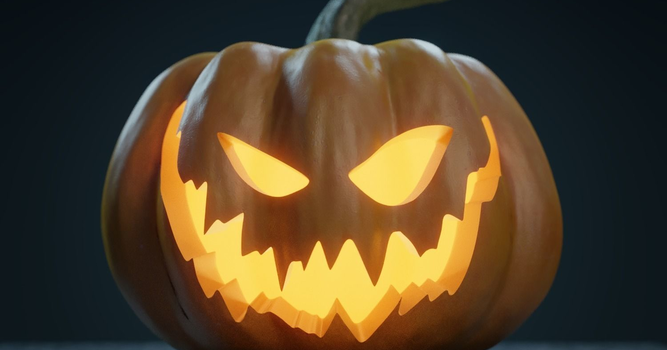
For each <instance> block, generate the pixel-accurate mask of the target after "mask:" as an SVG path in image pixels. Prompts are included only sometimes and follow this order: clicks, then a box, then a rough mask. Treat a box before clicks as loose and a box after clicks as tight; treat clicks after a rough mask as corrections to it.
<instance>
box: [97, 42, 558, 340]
mask: <svg viewBox="0 0 667 350" xmlns="http://www.w3.org/2000/svg"><path fill="white" fill-rule="evenodd" d="M186 99H187V101H188V104H187V107H186V109H185V112H184V115H183V119H182V121H181V126H180V130H181V133H182V134H181V150H180V152H179V154H178V157H179V158H178V169H179V173H180V175H181V177H182V179H183V181H188V180H192V181H194V183H195V185H196V186H199V185H201V184H202V183H204V182H207V183H208V184H209V185H208V186H209V196H208V198H207V203H206V219H205V226H209V225H211V224H212V223H213V221H215V220H216V219H219V220H222V221H228V220H229V219H231V218H232V217H234V216H236V215H238V214H239V213H244V215H245V220H244V226H243V252H244V253H248V252H251V251H255V250H257V251H264V250H266V249H267V248H268V247H273V248H274V249H275V253H276V265H277V267H278V270H279V274H278V275H279V276H280V278H281V282H282V281H283V278H284V276H285V270H286V268H287V265H288V264H289V262H290V261H296V260H300V261H308V256H309V255H310V253H311V251H312V249H313V246H314V245H315V242H317V241H320V242H322V246H323V248H324V250H325V254H326V255H327V257H328V258H329V260H330V261H332V260H334V259H335V257H336V255H337V253H338V251H339V250H340V247H341V245H342V244H343V242H344V241H345V240H346V239H353V240H354V242H355V243H356V244H357V247H358V248H359V251H360V254H361V257H362V259H363V260H364V263H365V265H366V268H367V270H368V272H369V274H370V276H371V278H372V279H373V280H374V281H375V280H377V277H378V275H379V273H380V269H381V268H382V262H383V257H384V253H385V252H384V249H385V248H386V247H387V239H388V238H389V233H391V232H393V231H396V230H400V231H401V232H403V233H404V234H405V235H406V236H407V237H409V238H410V240H411V241H412V242H413V243H414V245H415V248H416V249H417V250H418V251H419V252H420V253H423V252H424V251H425V250H426V249H429V248H431V247H433V246H435V245H436V243H437V236H438V234H437V231H438V230H439V227H440V226H439V225H440V224H441V220H442V217H443V215H445V214H452V215H454V216H456V217H461V216H462V211H463V203H464V195H465V184H466V177H467V175H468V174H470V173H471V172H474V171H475V170H477V169H478V168H480V167H483V166H484V164H485V162H486V160H487V158H488V154H489V142H488V139H487V137H486V134H485V132H484V128H483V126H482V122H481V116H483V115H487V116H488V117H489V119H490V121H491V123H492V125H493V130H494V132H495V135H496V138H497V143H498V148H499V150H500V161H501V167H502V176H501V178H500V181H499V186H498V190H497V192H496V194H495V197H494V199H493V201H491V202H489V203H485V204H484V205H483V207H482V213H481V220H480V227H479V231H478V238H477V242H476V246H475V251H474V255H473V258H472V262H471V265H470V267H469V270H468V272H467V274H466V277H465V279H464V280H463V283H462V285H461V287H460V288H459V290H458V291H457V292H456V293H455V294H454V295H451V296H449V295H445V294H443V295H442V296H440V297H438V298H437V299H435V300H434V301H432V302H431V301H428V300H422V301H421V302H420V303H419V304H417V305H416V306H415V307H414V308H413V309H412V310H411V311H410V312H408V313H407V314H405V315H403V316H399V315H398V314H397V312H393V313H392V314H391V315H390V316H389V317H388V318H387V319H386V320H385V321H384V323H383V324H382V325H381V326H380V327H379V328H378V330H377V331H376V332H375V334H373V336H372V337H370V339H368V340H367V341H365V342H363V343H360V342H358V341H357V340H356V339H355V338H354V337H353V336H352V334H351V333H350V332H349V330H348V329H347V328H346V327H345V325H344V324H343V323H342V322H341V321H340V319H334V321H333V323H332V324H331V326H330V328H329V330H328V331H327V332H326V334H325V335H324V336H323V337H322V338H319V337H317V336H315V335H310V334H306V333H304V332H302V331H300V330H297V329H293V328H291V327H289V326H288V325H287V324H285V323H284V322H283V321H282V320H280V319H279V318H277V317H276V316H274V315H272V314H270V313H267V314H258V313H256V312H255V311H254V310H252V308H250V309H249V310H248V314H247V315H246V317H245V319H244V320H243V321H242V322H240V323H237V322H235V321H234V319H232V317H231V316H230V314H229V312H228V311H227V309H226V306H225V304H224V302H223V300H222V298H220V296H219V295H216V296H214V297H213V298H210V299H209V298H207V297H206V296H205V295H204V293H203V292H202V289H201V287H200V285H199V283H198V281H197V277H196V275H195V271H194V267H193V264H192V262H191V261H185V260H184V259H183V256H182V255H181V253H180V251H179V249H178V247H177V245H176V243H175V241H174V236H173V233H172V232H171V227H170V225H169V221H168V219H167V216H166V213H165V210H164V204H163V203H162V198H161V196H160V191H159V172H160V157H161V146H162V140H163V137H164V134H165V131H166V128H167V123H168V122H169V119H170V117H171V115H172V113H173V111H174V110H176V108H177V107H178V106H179V105H180V104H181V103H182V102H183V101H185V100H186ZM429 124H441V125H447V126H450V127H452V128H453V129H454V133H453V136H452V139H451V142H450V144H449V146H448V148H447V152H446V154H445V156H444V157H443V159H442V162H441V164H440V166H439V168H438V170H437V171H436V174H435V176H434V178H433V180H432V181H431V183H430V184H429V185H428V187H427V188H426V189H425V191H424V192H423V193H422V194H421V195H420V196H419V197H417V198H416V199H415V200H414V201H412V202H410V203H408V204H405V205H401V206H395V207H388V206H382V205H380V204H378V203H377V202H375V201H373V200H372V199H370V198H369V197H368V196H366V195H365V194H364V193H362V192H361V191H359V189H358V188H356V187H354V185H353V184H352V183H351V182H350V181H349V179H348V178H347V177H345V176H340V174H347V172H349V171H350V170H351V169H352V168H354V167H355V166H357V165H358V164H359V163H360V162H362V161H363V160H365V159H366V158H368V157H369V156H370V155H371V154H372V153H373V152H374V151H375V150H377V149H378V148H379V147H380V146H381V145H382V144H384V143H385V142H386V141H388V140H389V139H391V138H392V137H394V136H396V135H398V134H400V133H401V132H404V131H407V130H410V129H413V128H416V127H420V126H424V125H429ZM220 131H224V132H226V133H229V134H231V135H234V136H236V137H238V138H240V139H242V140H243V141H245V142H247V143H249V144H250V145H252V146H254V147H256V148H258V149H261V150H270V154H271V155H274V156H276V158H278V159H280V160H282V161H284V162H285V163H287V164H289V165H291V166H293V167H294V168H295V169H297V170H298V171H300V172H301V173H303V174H306V176H308V177H309V179H310V180H311V182H310V184H309V185H308V186H307V187H306V188H304V189H303V190H301V191H299V192H296V193H294V194H292V195H290V196H287V197H284V198H272V197H266V196H264V195H262V194H260V193H258V192H256V191H255V190H253V189H251V188H250V187H248V186H247V185H246V184H244V183H243V182H242V180H241V179H240V178H239V177H238V175H237V174H236V173H235V172H234V170H233V169H232V167H231V165H230V164H229V162H227V161H226V160H225V158H226V157H225V154H224V152H223V150H222V148H221V147H220V144H219V142H218V140H217V133H218V132H220ZM102 218H103V224H102V226H103V235H104V242H105V248H106V252H107V257H108V260H109V265H110V267H111V270H112V273H113V275H114V278H115V279H116V281H117V283H118V285H119V287H120V289H121V291H122V292H123V294H124V295H125V297H126V299H127V300H128V302H129V303H130V305H131V306H132V307H133V309H134V311H135V312H136V313H137V314H138V315H139V317H140V318H141V319H142V321H143V322H144V323H146V324H147V325H148V326H149V327H150V328H151V329H152V330H153V332H155V333H156V334H157V335H158V336H160V337H161V338H163V339H165V340H166V341H167V342H169V343H170V344H171V345H172V346H174V347H176V348H183V349H186V348H197V349H198V348H205V349H209V348H210V349H215V348H225V347H226V348H313V349H335V348H346V349H348V348H349V349H376V348H435V347H439V348H442V347H448V348H456V349H477V348H480V349H481V348H487V347H490V346H492V345H493V344H495V343H497V342H498V341H500V340H501V339H502V338H504V337H505V336H506V335H508V334H509V333H511V332H512V331H513V330H514V329H515V328H516V327H518V326H519V325H520V323H521V322H523V320H525V319H526V318H527V317H528V315H529V314H530V313H531V312H532V311H533V310H534V309H535V308H536V307H537V305H538V304H539V303H540V302H541V300H542V299H543V298H544V296H545V295H546V293H547V291H548V289H549V287H550V285H551V283H552V281H553V278H554V275H555V273H556V269H557V265H558V260H559V257H560V252H561V244H562V219H561V213H560V204H559V201H558V195H557V192H556V187H555V184H554V181H553V177H552V175H551V171H550V168H549V164H548V162H547V159H546V156H545V155H544V151H543V150H542V147H541V145H540V142H539V140H538V138H537V136H536V134H535V132H534V130H533V129H532V127H531V125H530V122H529V121H528V119H527V117H526V115H525V114H524V112H523V111H522V109H521V107H520V106H519V105H518V103H517V102H516V101H515V99H514V98H513V97H512V95H511V94H510V92H509V91H508V90H507V89H506V88H505V86H504V85H503V84H502V82H501V81H500V80H499V79H498V78H497V77H496V76H495V75H494V74H493V73H492V72H491V71H490V70H488V69H487V68H486V67H484V66H483V65H482V64H480V63H479V62H477V61H475V60H474V59H472V58H469V57H465V56H461V55H453V54H452V55H447V54H445V53H443V52H442V51H441V50H440V49H438V48H437V47H435V46H433V45H431V44H429V43H426V42H423V41H418V40H396V41H391V42H387V43H382V44H379V45H375V46H365V45H360V44H358V43H356V42H353V41H348V40H340V39H332V40H324V41H319V42H316V43H313V44H310V45H307V46H305V47H303V48H300V49H296V50H287V49H282V48H277V47H273V46H269V45H264V44H258V43H240V44H236V45H233V46H230V47H228V48H226V49H225V50H223V51H222V52H220V53H219V54H212V53H207V54H200V55H196V56H193V57H191V58H188V59H186V60H183V61H181V62H179V63H177V64H176V65H174V66H173V67H171V68H170V69H168V70H167V71H165V72H164V73H163V74H161V75H160V76H159V77H158V78H157V79H156V80H155V81H154V82H153V83H152V84H151V85H150V86H149V88H148V89H147V91H146V93H144V95H143V96H142V98H141V99H140V101H139V103H138V104H137V106H136V107H135V109H134V111H133V112H132V115H131V116H130V119H129V120H128V122H127V124H126V126H125V128H124V130H123V132H122V134H121V136H120V138H119V141H118V144H117V146H116V149H115V151H114V155H113V157H112V161H111V164H110V167H109V172H108V174H107V181H106V184H105V190H104V198H103V210H102Z"/></svg>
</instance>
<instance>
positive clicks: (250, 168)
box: [218, 132, 309, 197]
mask: <svg viewBox="0 0 667 350" xmlns="http://www.w3.org/2000/svg"><path fill="white" fill-rule="evenodd" d="M218 140H219V141H220V145H222V149H223V150H224V151H225V154H227V157H228V158H229V161H230V162H231V163H232V167H234V170H235V171H236V173H237V174H239V176H240V177H241V179H243V181H245V183H247V184H248V186H250V187H252V188H254V189H255V190H257V191H258V192H260V193H263V194H265V195H267V196H271V197H285V196H287V195H290V194H292V193H294V192H297V191H299V190H301V189H303V188H304V187H306V186H307V185H308V182H309V180H308V178H307V177H305V176H304V175H303V174H301V173H300V172H298V171H297V170H295V169H294V168H292V167H290V166H289V165H287V164H285V163H283V162H281V161H280V160H278V159H276V158H274V157H272V156H270V155H268V154H266V153H264V152H262V151H260V150H258V149H257V148H255V147H252V146H250V145H249V144H247V143H245V142H243V141H241V140H239V139H237V138H235V137H234V136H231V135H229V134H225V133H222V132H221V133H218Z"/></svg>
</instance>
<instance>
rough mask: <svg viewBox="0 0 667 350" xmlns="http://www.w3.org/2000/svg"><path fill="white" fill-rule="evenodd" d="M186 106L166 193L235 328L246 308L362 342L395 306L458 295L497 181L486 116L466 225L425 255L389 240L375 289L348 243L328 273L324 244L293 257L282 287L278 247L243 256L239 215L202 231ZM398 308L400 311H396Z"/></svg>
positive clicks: (450, 220) (174, 134)
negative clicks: (185, 133) (185, 137)
mask: <svg viewBox="0 0 667 350" xmlns="http://www.w3.org/2000/svg"><path fill="white" fill-rule="evenodd" d="M184 108H185V103H183V104H182V105H181V106H180V107H179V108H178V109H177V110H176V111H175V112H174V114H173V115H172V117H171V120H170V122H169V126H168V128H167V132H166V134H165V137H164V142H163V147H162V166H161V172H160V177H161V183H160V188H161V194H162V200H163V203H164V206H165V209H166V212H167V217H168V218H169V223H170V226H171V229H172V232H173V235H174V238H175V240H176V244H177V246H178V248H179V250H180V252H181V254H182V255H183V258H184V259H185V260H187V261H189V260H193V261H194V266H195V273H196V274H197V279H198V281H199V284H200V286H201V287H202V290H203V291H204V293H205V294H206V296H207V297H209V298H210V297H213V295H214V294H215V292H216V291H218V292H219V293H220V295H221V296H222V298H223V299H224V301H225V304H226V306H227V309H228V310H229V312H230V313H231V315H232V317H233V318H234V320H236V322H241V321H242V320H243V318H244V317H245V315H246V312H247V309H248V307H249V306H250V307H252V308H253V309H254V310H256V311H257V312H258V313H266V312H271V313H273V314H275V315H276V316H278V317H279V318H280V319H282V320H283V321H285V322H286V323H287V324H288V325H290V326H291V327H293V328H299V329H302V330H303V331H305V332H307V333H311V334H316V335H318V336H320V337H322V336H324V334H325V333H326V331H327V329H328V328H329V326H330V324H331V322H332V320H333V318H334V316H335V315H338V316H339V317H340V318H341V319H342V320H343V322H344V323H345V325H346V326H347V327H348V329H349V330H350V331H351V332H352V334H353V335H354V337H355V338H356V339H357V340H358V341H359V342H364V341H366V340H367V339H368V338H369V337H370V336H371V335H372V334H373V333H374V332H375V331H376V330H377V328H378V327H379V326H380V325H381V324H382V323H383V322H384V320H386V319H387V317H389V315H390V314H391V312H392V311H393V310H394V309H395V308H396V306H397V305H398V313H399V315H404V314H405V313H407V312H408V311H410V309H412V308H413V307H414V306H415V305H416V304H417V303H418V302H419V301H421V300H422V299H423V298H424V297H426V296H428V298H429V300H430V301H433V300H435V299H436V298H437V297H439V296H440V295H441V294H442V293H443V292H445V291H448V293H449V294H450V295H452V294H454V293H455V292H456V291H457V290H458V288H459V286H460V285H461V283H462V281H463V278H464V277H465V275H466V273H467V271H468V267H469V266H470V261H471V260H472V255H473V251H474V248H475V242H476V240H477V231H478V227H479V222H480V214H481V210H482V203H484V202H489V201H491V200H492V199H493V197H494V196H495V193H496V189H497V187H498V179H499V177H500V175H501V174H500V159H499V153H498V148H497V145H496V139H495V135H494V133H493V130H492V128H491V124H490V122H489V120H488V118H487V117H483V118H482V121H483V124H484V127H485V130H486V133H487V136H488V139H489V143H490V152H489V158H488V161H487V164H486V166H485V167H483V168H480V169H479V170H478V171H476V172H473V173H470V174H469V175H468V180H467V185H466V196H465V205H464V214H463V219H462V220H459V219H457V218H456V217H454V216H452V215H449V214H447V215H445V216H444V218H443V221H442V228H441V232H440V237H439V240H438V244H437V247H435V248H432V249H429V250H427V251H426V252H424V254H423V255H421V256H420V255H419V253H418V252H417V250H416V249H415V247H414V246H413V244H412V242H411V241H410V240H409V239H408V238H407V237H406V236H405V235H404V234H403V233H401V232H399V231H397V232H393V233H392V234H391V235H390V238H389V242H388V244H387V250H386V254H385V259H384V264H383V267H382V271H381V273H380V277H379V279H378V282H377V283H376V284H373V283H372V281H371V279H370V277H369V274H368V271H367V270H366V267H365V265H364V263H363V261H362V259H361V256H360V254H359V251H358V249H357V246H356V245H355V243H354V242H353V241H352V240H347V241H346V242H345V243H344V244H343V246H342V248H341V250H340V252H339V254H338V257H337V258H336V261H335V262H334V264H333V265H332V267H331V268H329V265H328V263H327V261H326V258H325V255H324V250H323V248H322V245H321V243H320V242H317V243H316V244H315V247H314V248H313V251H312V253H311V255H310V258H309V260H308V262H307V263H306V265H305V268H304V265H303V263H302V262H301V261H292V262H291V263H290V265H289V267H288V269H287V274H286V276H285V282H284V285H283V286H280V283H279V280H278V272H277V268H276V263H275V258H274V255H273V248H269V249H267V250H266V251H264V252H263V253H259V252H257V251H254V252H251V253H250V254H247V255H242V253H241V242H242V235H243V232H242V227H243V214H242V213H241V214H239V215H238V216H237V217H235V218H233V219H232V220H230V221H228V222H227V223H222V222H221V221H219V220H218V221H215V222H214V223H213V225H211V227H210V228H209V229H208V230H207V231H206V232H204V215H205V210H206V195H207V184H206V183H205V182H204V183H203V184H202V185H201V186H200V187H199V188H195V186H194V183H193V182H192V181H188V182H186V183H183V181H182V179H181V177H180V175H179V173H178V166H177V159H178V151H179V144H180V133H178V126H179V124H180V120H181V117H182V114H183V110H184ZM399 303H400V305H399Z"/></svg>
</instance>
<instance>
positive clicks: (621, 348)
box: [0, 342, 667, 350]
mask: <svg viewBox="0 0 667 350" xmlns="http://www.w3.org/2000/svg"><path fill="white" fill-rule="evenodd" d="M171 349H172V348H171V347H170V346H169V345H167V344H164V343H6V344H2V343H0V350H171ZM566 349H567V350H667V345H664V344H658V343H555V344H553V343H512V342H504V343H502V344H499V345H497V346H495V347H494V348H493V349H492V350H566Z"/></svg>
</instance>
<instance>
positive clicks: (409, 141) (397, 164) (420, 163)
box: [348, 125, 452, 206]
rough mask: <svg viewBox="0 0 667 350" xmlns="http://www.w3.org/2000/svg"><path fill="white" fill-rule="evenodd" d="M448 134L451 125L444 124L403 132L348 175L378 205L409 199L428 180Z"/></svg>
mask: <svg viewBox="0 0 667 350" xmlns="http://www.w3.org/2000/svg"><path fill="white" fill-rule="evenodd" d="M451 137H452V128H450V127H448V126H444V125H429V126H422V127H419V128H415V129H412V130H410V131H406V132H404V133H402V134H400V135H398V136H396V137H394V138H393V139H391V140H389V141H388V142H387V143H385V144H384V145H382V147H380V149H378V150H377V151H376V152H375V153H373V155H372V156H371V157H370V158H368V159H367V160H366V161H364V162H363V163H361V164H360V165H359V166H357V167H356V168H354V169H353V170H352V171H350V174H349V175H348V176H349V177H350V180H352V182H353V183H354V184H355V185H357V187H359V189H360V190H361V191H362V192H364V193H365V194H367V195H368V196H369V197H371V198H373V200H375V201H376V202H378V203H380V204H384V205H391V206H394V205H401V204H405V203H408V202H411V201H413V200H414V199H415V198H417V196H419V195H420V194H421V193H422V191H424V189H425V188H426V186H427V185H428V184H429V182H431V179H432V178H433V175H435V171H436V170H437V169H438V165H440V160H441V159H442V156H443V155H444V154H445V150H446V149H447V145H448V144H449V140H450V139H451Z"/></svg>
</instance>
